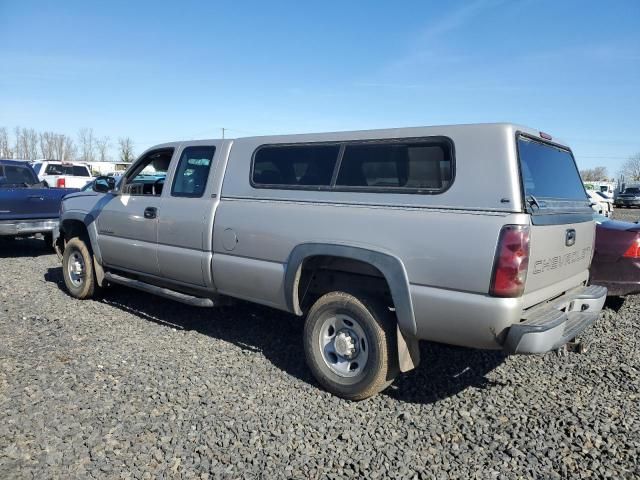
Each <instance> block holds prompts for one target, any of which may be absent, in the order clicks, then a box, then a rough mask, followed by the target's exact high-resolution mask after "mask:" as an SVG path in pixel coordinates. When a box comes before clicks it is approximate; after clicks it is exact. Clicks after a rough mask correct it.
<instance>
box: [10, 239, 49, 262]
mask: <svg viewBox="0 0 640 480" xmlns="http://www.w3.org/2000/svg"><path fill="white" fill-rule="evenodd" d="M53 253H54V252H53V249H52V248H49V246H47V245H46V244H45V241H44V240H43V239H42V238H35V237H29V238H16V239H7V238H1V237H0V258H18V257H39V256H41V255H53Z"/></svg>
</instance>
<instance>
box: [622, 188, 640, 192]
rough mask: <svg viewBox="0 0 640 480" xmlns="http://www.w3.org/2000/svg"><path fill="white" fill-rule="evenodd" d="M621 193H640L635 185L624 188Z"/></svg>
mask: <svg viewBox="0 0 640 480" xmlns="http://www.w3.org/2000/svg"><path fill="white" fill-rule="evenodd" d="M622 193H640V188H636V187H631V188H625V189H624V192H622Z"/></svg>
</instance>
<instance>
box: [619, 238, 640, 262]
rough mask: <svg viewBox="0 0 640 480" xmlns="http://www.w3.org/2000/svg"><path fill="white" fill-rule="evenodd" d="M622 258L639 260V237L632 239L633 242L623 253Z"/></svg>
mask: <svg viewBox="0 0 640 480" xmlns="http://www.w3.org/2000/svg"><path fill="white" fill-rule="evenodd" d="M623 256H624V257H627V258H640V237H639V236H638V235H636V238H634V239H633V242H632V243H631V245H630V246H629V248H628V249H627V251H626V252H624V255H623Z"/></svg>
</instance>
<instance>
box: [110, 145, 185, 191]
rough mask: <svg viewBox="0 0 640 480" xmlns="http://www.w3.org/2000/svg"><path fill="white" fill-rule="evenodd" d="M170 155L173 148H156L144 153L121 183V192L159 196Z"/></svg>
mask: <svg viewBox="0 0 640 480" xmlns="http://www.w3.org/2000/svg"><path fill="white" fill-rule="evenodd" d="M172 156H173V148H166V149H162V150H156V151H154V152H150V153H148V154H147V155H145V156H144V157H143V158H142V159H141V160H139V161H138V162H137V163H136V164H135V166H134V167H133V169H132V170H131V172H130V173H129V174H128V175H127V176H126V178H125V180H124V181H123V185H122V193H123V194H128V195H149V196H156V197H158V196H160V195H161V194H162V190H163V188H164V180H165V178H166V176H167V172H168V171H169V165H170V163H171V157H172Z"/></svg>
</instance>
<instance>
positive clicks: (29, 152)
mask: <svg viewBox="0 0 640 480" xmlns="http://www.w3.org/2000/svg"><path fill="white" fill-rule="evenodd" d="M15 135H16V138H15V148H14V150H15V158H19V159H23V160H36V159H37V158H38V132H36V131H35V130H34V129H33V128H20V127H16V129H15Z"/></svg>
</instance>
